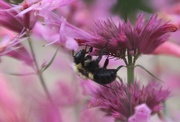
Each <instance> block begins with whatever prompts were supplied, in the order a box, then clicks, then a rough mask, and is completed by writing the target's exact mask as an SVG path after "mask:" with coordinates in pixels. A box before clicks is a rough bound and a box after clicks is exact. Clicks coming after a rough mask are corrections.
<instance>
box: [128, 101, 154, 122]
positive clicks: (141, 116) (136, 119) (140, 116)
mask: <svg viewBox="0 0 180 122" xmlns="http://www.w3.org/2000/svg"><path fill="white" fill-rule="evenodd" d="M150 116H151V110H150V109H149V107H148V106H147V105H146V104H141V105H138V106H136V107H135V114H134V115H133V116H131V117H130V118H129V119H128V122H149V119H150Z"/></svg>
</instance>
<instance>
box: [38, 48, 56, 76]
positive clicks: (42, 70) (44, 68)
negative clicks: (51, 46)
mask: <svg viewBox="0 0 180 122" xmlns="http://www.w3.org/2000/svg"><path fill="white" fill-rule="evenodd" d="M58 50H59V48H58V49H57V50H56V52H55V53H54V55H53V57H52V58H51V60H50V61H49V63H48V64H47V65H46V66H45V67H43V68H42V69H41V73H42V72H44V71H45V70H46V69H47V68H49V66H51V64H52V63H53V61H54V59H55V57H56V55H57V52H58Z"/></svg>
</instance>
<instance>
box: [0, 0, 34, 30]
mask: <svg viewBox="0 0 180 122" xmlns="http://www.w3.org/2000/svg"><path fill="white" fill-rule="evenodd" d="M1 3H2V4H5V5H6V6H5V7H4V6H0V16H1V18H0V25H1V26H4V27H6V28H8V29H10V30H13V31H15V32H18V33H23V32H24V31H25V30H26V29H29V30H31V29H32V28H33V27H34V24H35V22H36V18H37V17H36V15H35V14H34V11H29V12H27V13H26V14H24V15H22V16H18V14H19V13H20V12H21V10H24V9H27V8H28V7H29V4H27V2H23V3H22V4H20V5H17V6H13V5H9V4H7V3H6V2H4V1H1Z"/></svg>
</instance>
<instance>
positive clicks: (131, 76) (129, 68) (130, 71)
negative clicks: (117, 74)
mask: <svg viewBox="0 0 180 122" xmlns="http://www.w3.org/2000/svg"><path fill="white" fill-rule="evenodd" d="M127 79H128V85H130V84H131V83H132V84H133V83H134V66H133V65H128V66H127Z"/></svg>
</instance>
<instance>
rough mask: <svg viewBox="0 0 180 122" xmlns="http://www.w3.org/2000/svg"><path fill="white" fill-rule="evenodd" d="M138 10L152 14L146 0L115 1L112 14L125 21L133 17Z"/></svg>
mask: <svg viewBox="0 0 180 122" xmlns="http://www.w3.org/2000/svg"><path fill="white" fill-rule="evenodd" d="M138 10H141V11H145V12H148V13H152V12H153V11H152V9H151V7H150V6H148V5H147V3H146V0H117V4H116V5H115V6H114V7H113V12H114V13H117V14H119V15H120V16H121V17H122V18H123V19H124V20H125V21H126V20H127V18H129V17H130V16H133V15H135V14H136V12H138Z"/></svg>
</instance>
